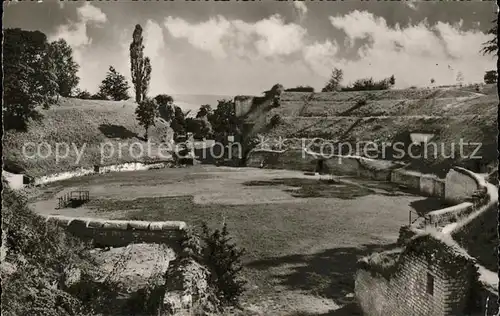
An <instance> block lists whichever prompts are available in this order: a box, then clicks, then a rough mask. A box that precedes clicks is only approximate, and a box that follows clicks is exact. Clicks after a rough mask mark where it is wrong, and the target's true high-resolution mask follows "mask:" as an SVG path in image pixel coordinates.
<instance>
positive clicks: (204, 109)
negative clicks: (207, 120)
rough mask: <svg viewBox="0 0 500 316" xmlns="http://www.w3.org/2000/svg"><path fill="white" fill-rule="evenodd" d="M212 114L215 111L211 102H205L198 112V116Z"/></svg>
mask: <svg viewBox="0 0 500 316" xmlns="http://www.w3.org/2000/svg"><path fill="white" fill-rule="evenodd" d="M212 114H213V111H212V107H211V106H210V104H204V105H202V106H201V107H200V109H199V110H198V112H197V113H196V118H200V117H205V116H207V117H208V116H209V115H212Z"/></svg>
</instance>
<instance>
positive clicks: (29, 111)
mask: <svg viewBox="0 0 500 316" xmlns="http://www.w3.org/2000/svg"><path fill="white" fill-rule="evenodd" d="M3 41H4V45H3V72H4V81H3V89H4V90H3V106H2V115H3V120H4V127H5V129H22V130H25V129H26V128H27V124H28V122H29V121H30V120H32V119H38V118H40V117H41V114H40V112H39V111H38V110H39V108H40V107H42V108H43V109H48V108H49V107H50V105H52V104H54V103H55V102H56V95H57V89H58V86H57V82H56V75H55V69H54V64H53V62H52V59H51V58H50V56H49V54H48V46H49V44H48V42H47V36H46V35H45V34H44V33H42V32H39V31H24V30H21V29H19V28H16V29H5V30H4V39H3Z"/></svg>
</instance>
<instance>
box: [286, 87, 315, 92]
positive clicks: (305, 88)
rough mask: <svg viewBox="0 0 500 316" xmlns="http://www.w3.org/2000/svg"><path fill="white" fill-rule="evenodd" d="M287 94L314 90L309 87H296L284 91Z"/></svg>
mask: <svg viewBox="0 0 500 316" xmlns="http://www.w3.org/2000/svg"><path fill="white" fill-rule="evenodd" d="M285 91H287V92H314V88H313V87H310V86H298V87H295V88H290V89H286V90H285Z"/></svg>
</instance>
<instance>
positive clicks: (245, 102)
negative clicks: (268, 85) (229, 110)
mask: <svg viewBox="0 0 500 316" xmlns="http://www.w3.org/2000/svg"><path fill="white" fill-rule="evenodd" d="M253 100H254V97H252V96H243V95H239V96H236V97H235V98H234V107H235V108H234V110H235V114H236V116H237V117H242V116H244V115H246V114H247V113H248V112H250V109H251V108H252V105H253Z"/></svg>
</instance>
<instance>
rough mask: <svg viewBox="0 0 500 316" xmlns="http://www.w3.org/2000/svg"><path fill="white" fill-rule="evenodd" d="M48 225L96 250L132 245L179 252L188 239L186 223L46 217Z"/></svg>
mask: <svg viewBox="0 0 500 316" xmlns="http://www.w3.org/2000/svg"><path fill="white" fill-rule="evenodd" d="M46 220H47V223H49V224H55V225H58V226H60V227H63V228H65V229H66V230H67V231H68V232H69V233H71V234H73V235H75V236H76V237H78V238H80V239H82V240H86V241H91V242H93V243H94V244H95V245H96V246H109V247H123V246H126V245H128V244H131V243H162V244H167V245H168V246H170V247H171V248H173V249H174V250H178V248H179V247H180V243H181V242H182V240H183V238H184V237H185V230H186V223H185V222H181V221H165V222H148V221H124V220H106V219H98V218H74V217H67V216H54V215H49V216H46Z"/></svg>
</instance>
